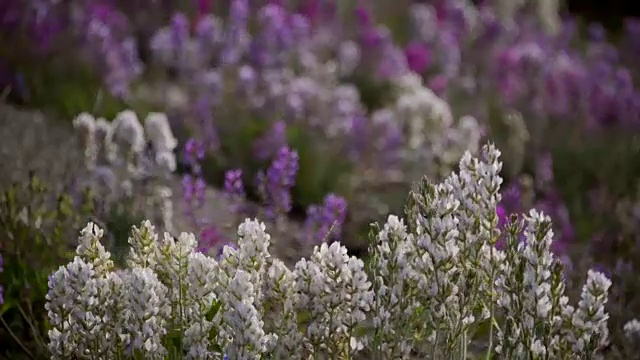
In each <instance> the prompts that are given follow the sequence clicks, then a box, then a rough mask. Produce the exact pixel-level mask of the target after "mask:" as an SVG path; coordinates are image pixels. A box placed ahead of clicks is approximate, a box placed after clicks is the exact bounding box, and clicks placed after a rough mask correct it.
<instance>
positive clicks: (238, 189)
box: [224, 169, 245, 214]
mask: <svg viewBox="0 0 640 360" xmlns="http://www.w3.org/2000/svg"><path fill="white" fill-rule="evenodd" d="M224 191H225V195H226V197H227V199H228V200H229V202H230V206H231V209H230V210H231V212H233V213H234V214H240V213H241V212H242V210H243V209H242V205H243V199H244V197H245V192H244V184H243V183H242V170H241V169H234V170H228V171H227V172H226V173H225V175H224Z"/></svg>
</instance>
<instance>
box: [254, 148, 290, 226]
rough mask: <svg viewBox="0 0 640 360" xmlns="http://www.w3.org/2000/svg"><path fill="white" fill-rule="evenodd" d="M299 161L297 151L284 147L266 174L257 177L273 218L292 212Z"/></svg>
mask: <svg viewBox="0 0 640 360" xmlns="http://www.w3.org/2000/svg"><path fill="white" fill-rule="evenodd" d="M298 160H299V158H298V153H297V152H296V151H294V150H292V149H291V148H289V147H288V146H282V147H281V148H280V149H279V150H278V153H277V155H276V157H275V159H274V160H273V162H272V163H271V166H269V168H268V169H267V171H266V173H265V172H260V173H259V174H258V176H257V179H256V181H257V185H258V189H259V191H260V195H261V196H262V200H263V202H264V204H265V205H266V206H267V211H268V213H267V215H268V216H269V217H271V218H275V217H276V216H278V215H281V214H287V213H289V212H290V211H291V208H292V205H293V204H292V203H293V202H292V198H291V189H292V188H293V186H294V185H295V179H296V175H297V173H298V166H299V164H298Z"/></svg>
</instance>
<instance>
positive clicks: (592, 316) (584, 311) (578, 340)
mask: <svg viewBox="0 0 640 360" xmlns="http://www.w3.org/2000/svg"><path fill="white" fill-rule="evenodd" d="M610 287H611V280H609V279H608V278H607V277H606V276H605V275H604V274H602V273H600V272H597V271H594V270H589V271H588V273H587V282H586V283H585V285H584V287H583V288H582V295H581V296H580V301H579V302H578V307H577V308H576V309H575V312H574V314H573V318H572V323H573V325H574V326H575V328H576V332H575V333H574V334H573V336H572V337H571V338H570V341H571V342H572V345H573V350H574V351H575V352H576V353H581V354H583V356H585V357H589V356H592V355H594V354H595V353H596V352H597V350H599V349H601V348H602V347H604V346H605V345H607V344H608V341H609V338H608V337H609V331H608V328H607V320H608V319H609V315H608V314H607V313H606V311H605V308H604V307H605V305H606V303H607V296H608V292H609V288H610Z"/></svg>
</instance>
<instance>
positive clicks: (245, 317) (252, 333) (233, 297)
mask: <svg viewBox="0 0 640 360" xmlns="http://www.w3.org/2000/svg"><path fill="white" fill-rule="evenodd" d="M250 281H251V275H250V274H249V273H247V272H246V271H243V270H238V271H236V273H235V275H234V276H233V278H232V279H231V282H230V283H229V287H228V288H227V292H225V293H223V294H221V297H222V300H223V302H224V304H225V306H224V310H223V312H222V318H223V327H224V329H225V331H226V333H227V334H233V335H232V336H231V342H230V343H228V344H227V346H226V347H225V353H226V354H228V355H229V357H230V358H232V359H259V358H260V357H261V356H262V355H263V354H264V353H265V352H266V351H267V345H268V344H269V342H270V341H271V339H270V336H268V335H266V334H265V332H264V329H263V326H264V323H263V321H262V320H261V319H260V315H259V313H258V310H257V309H256V307H255V306H254V305H253V302H254V299H255V296H256V293H255V289H254V285H253V284H252V283H251V282H250Z"/></svg>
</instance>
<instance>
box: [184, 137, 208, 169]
mask: <svg viewBox="0 0 640 360" xmlns="http://www.w3.org/2000/svg"><path fill="white" fill-rule="evenodd" d="M204 156H205V147H204V144H202V143H201V142H199V141H198V140H196V139H194V138H190V139H189V140H187V142H186V143H185V145H184V161H185V162H186V163H187V164H189V166H191V168H192V169H193V171H194V172H195V173H197V174H198V175H199V174H200V170H201V169H200V164H199V162H200V160H202V159H204Z"/></svg>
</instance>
